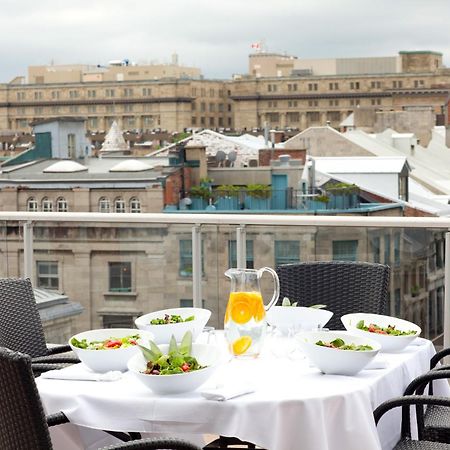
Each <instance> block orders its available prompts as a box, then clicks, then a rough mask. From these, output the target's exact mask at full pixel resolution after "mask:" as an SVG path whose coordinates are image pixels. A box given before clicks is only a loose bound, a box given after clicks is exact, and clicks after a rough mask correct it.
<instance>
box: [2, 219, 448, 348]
mask: <svg viewBox="0 0 450 450" xmlns="http://www.w3.org/2000/svg"><path fill="white" fill-rule="evenodd" d="M0 220H1V221H5V222H11V221H12V222H19V223H21V224H23V229H24V275H25V276H31V275H32V267H33V229H32V226H33V223H40V222H57V223H65V222H70V223H75V222H80V223H108V224H112V223H122V224H127V223H128V224H161V223H162V224H184V225H192V243H193V248H192V257H193V258H192V259H193V261H192V262H193V268H192V281H193V301H194V305H196V306H199V305H201V298H202V295H201V281H202V268H201V257H200V255H201V226H202V225H231V226H233V225H235V226H236V233H237V239H236V242H237V264H238V266H239V267H245V264H246V262H245V261H246V238H245V237H246V236H245V233H246V228H245V227H246V226H247V225H264V226H294V227H303V226H305V227H308V226H317V227H356V228H372V227H376V228H428V229H436V230H437V229H440V230H443V229H446V230H447V232H446V233H445V254H446V255H450V217H388V216H361V215H358V216H331V215H330V216H323V215H320V216H313V215H276V214H269V213H266V214H235V213H228V214H217V213H215V214H206V213H196V214H184V213H179V214H165V213H157V214H144V213H141V214H131V213H130V214H128V213H81V212H80V213H76V212H72V213H39V212H15V211H11V212H9V211H4V212H0ZM444 287H445V296H444V305H445V306H444V346H447V347H448V346H450V258H445V283H444Z"/></svg>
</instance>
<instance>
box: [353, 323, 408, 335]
mask: <svg viewBox="0 0 450 450" xmlns="http://www.w3.org/2000/svg"><path fill="white" fill-rule="evenodd" d="M356 328H358V329H359V330H364V331H368V332H369V333H376V334H388V335H389V336H410V335H411V334H416V333H417V332H416V331H414V330H408V331H402V330H397V329H396V328H395V325H388V326H387V327H380V326H379V325H375V324H374V323H370V324H369V325H365V324H364V320H360V321H359V322H358V323H357V324H356Z"/></svg>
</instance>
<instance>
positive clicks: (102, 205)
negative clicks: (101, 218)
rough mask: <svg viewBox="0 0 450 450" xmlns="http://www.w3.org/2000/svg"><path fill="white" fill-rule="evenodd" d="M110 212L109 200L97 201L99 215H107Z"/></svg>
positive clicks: (103, 198)
mask: <svg viewBox="0 0 450 450" xmlns="http://www.w3.org/2000/svg"><path fill="white" fill-rule="evenodd" d="M110 210H111V206H110V204H109V198H106V197H102V198H101V199H100V200H99V201H98V212H101V213H109V212H110Z"/></svg>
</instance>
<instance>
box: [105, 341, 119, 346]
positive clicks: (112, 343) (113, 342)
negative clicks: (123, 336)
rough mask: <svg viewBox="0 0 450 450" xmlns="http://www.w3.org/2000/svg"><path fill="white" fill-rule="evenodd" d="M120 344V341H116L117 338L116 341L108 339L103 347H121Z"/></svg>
mask: <svg viewBox="0 0 450 450" xmlns="http://www.w3.org/2000/svg"><path fill="white" fill-rule="evenodd" d="M121 346H122V341H118V340H116V341H108V342H107V343H106V344H105V347H108V348H113V347H121Z"/></svg>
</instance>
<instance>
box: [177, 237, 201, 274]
mask: <svg viewBox="0 0 450 450" xmlns="http://www.w3.org/2000/svg"><path fill="white" fill-rule="evenodd" d="M201 253H202V257H201V260H202V273H203V272H204V266H203V241H202V250H201ZM179 274H180V276H182V277H192V241H191V240H190V239H180V271H179Z"/></svg>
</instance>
